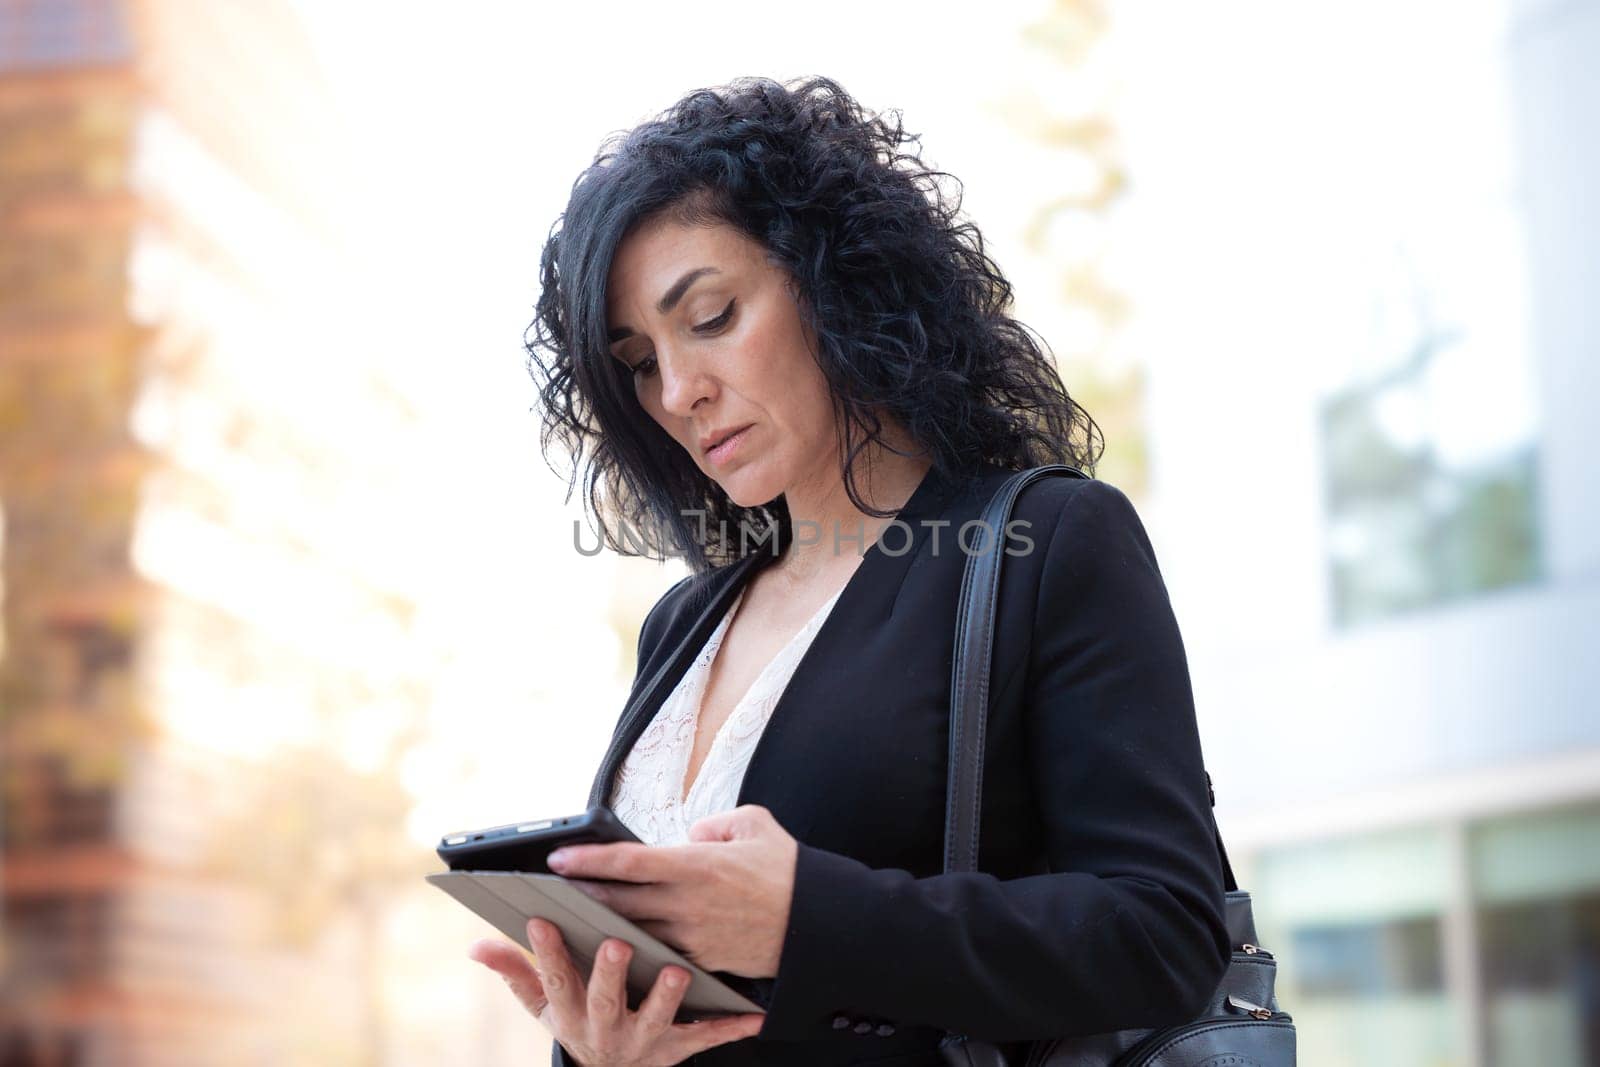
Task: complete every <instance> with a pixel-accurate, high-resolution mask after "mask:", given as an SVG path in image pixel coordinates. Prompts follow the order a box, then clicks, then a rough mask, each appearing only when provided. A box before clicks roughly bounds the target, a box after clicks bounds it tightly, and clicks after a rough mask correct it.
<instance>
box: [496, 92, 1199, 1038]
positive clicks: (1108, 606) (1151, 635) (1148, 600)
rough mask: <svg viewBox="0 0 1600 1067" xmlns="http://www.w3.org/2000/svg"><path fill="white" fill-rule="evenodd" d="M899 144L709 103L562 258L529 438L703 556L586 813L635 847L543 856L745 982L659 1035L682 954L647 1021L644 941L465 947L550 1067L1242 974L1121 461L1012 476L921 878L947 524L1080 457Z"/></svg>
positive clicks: (640, 168) (666, 545) (620, 518)
mask: <svg viewBox="0 0 1600 1067" xmlns="http://www.w3.org/2000/svg"><path fill="white" fill-rule="evenodd" d="M914 140H915V138H914V137H913V136H911V135H907V134H906V133H904V132H903V130H902V129H901V127H900V126H899V125H898V123H895V124H890V123H888V122H886V121H884V120H882V119H881V118H876V117H870V116H868V115H866V114H864V113H863V112H862V110H861V108H860V107H859V106H858V105H857V104H856V103H855V102H854V101H853V100H852V99H851V98H850V97H849V96H848V95H847V94H846V93H845V92H844V91H843V90H842V89H841V88H840V87H839V86H838V85H837V84H835V83H833V82H831V81H828V80H826V79H811V80H807V81H804V82H801V83H798V84H793V85H789V86H785V85H780V84H777V83H774V82H771V81H767V80H741V81H738V82H735V83H733V84H732V85H730V86H728V87H726V88H724V89H721V90H717V91H709V90H707V91H699V92H696V93H693V94H691V95H689V96H687V97H686V98H684V99H683V100H682V101H680V102H679V103H678V104H677V105H675V106H674V107H673V108H672V109H670V110H669V111H668V112H666V113H665V114H664V115H662V116H661V117H660V118H658V119H656V120H654V121H651V122H648V123H646V124H644V125H642V126H640V127H638V128H636V129H634V130H632V131H630V132H628V133H627V134H626V135H625V136H623V137H622V138H621V139H620V141H617V142H613V143H611V144H610V145H608V147H607V148H606V149H605V150H603V151H602V152H601V153H600V155H599V157H598V158H597V160H596V162H595V163H594V165H593V166H591V167H590V168H589V169H588V170H587V171H586V172H585V173H584V174H583V175H582V176H581V177H580V179H579V180H578V182H577V184H576V185H575V187H574V190H573V193H572V197H571V201H570V203H569V205H568V208H567V211H566V212H565V214H564V216H563V223H562V225H563V228H562V230H561V231H560V232H559V233H553V234H552V236H551V237H550V240H549V242H548V244H547V246H546V248H545V253H544V256H543V263H542V282H543V292H542V295H541V297H540V299H539V304H538V310H537V320H536V322H535V323H534V326H533V327H532V331H533V334H534V336H533V337H532V338H531V340H530V343H529V351H530V353H532V355H533V361H532V362H533V368H534V370H535V372H536V374H537V375H538V376H539V377H540V379H541V383H542V385H541V388H542V399H543V401H544V405H545V411H546V435H545V438H544V443H545V446H546V448H548V446H549V443H550V440H551V437H552V436H555V437H559V438H561V440H562V442H563V444H564V445H565V447H566V448H567V449H568V450H569V451H570V452H572V453H574V454H576V453H579V452H581V451H582V450H583V448H584V447H585V446H588V448H589V450H590V459H589V478H588V492H589V501H590V503H591V506H593V507H594V508H595V510H596V512H597V513H603V514H604V515H605V516H606V517H603V518H602V524H603V528H604V530H605V532H606V537H607V540H608V543H610V544H612V545H613V547H620V545H621V539H620V537H619V534H620V530H619V529H618V527H620V526H622V525H624V524H626V525H628V526H631V527H633V529H632V530H630V531H629V535H630V536H633V537H638V536H640V535H641V534H642V535H643V536H645V537H646V538H649V539H650V540H648V541H647V543H648V545H649V546H650V548H651V550H653V551H657V552H659V553H660V554H663V555H665V554H676V555H680V556H682V557H684V558H686V559H687V560H688V561H689V563H690V564H691V568H692V572H693V573H692V574H691V575H690V576H689V577H688V578H685V579H684V580H683V581H681V582H679V583H678V584H677V585H675V586H674V587H673V588H672V589H670V590H669V591H668V592H667V593H666V594H665V595H664V596H663V597H662V598H661V599H660V601H659V602H658V603H657V604H656V605H655V606H654V607H653V608H652V609H651V611H650V612H649V613H648V615H647V616H646V618H645V620H644V623H643V626H642V629H641V633H640V636H639V646H638V664H639V666H638V673H637V676H636V678H635V681H634V686H633V692H632V694H631V696H630V699H629V702H628V707H627V708H626V709H625V711H624V714H623V717H622V720H621V721H620V722H619V724H618V726H617V731H616V735H615V737H614V740H613V743H612V745H611V748H610V751H609V752H608V753H607V755H606V758H605V759H604V761H603V764H602V766H601V767H600V769H599V773H598V774H597V776H596V779H595V787H594V792H593V794H592V795H591V798H590V801H591V803H606V804H609V805H610V806H611V807H612V808H613V810H615V811H617V813H618V814H619V815H620V816H621V817H622V818H623V819H624V821H625V822H627V823H628V824H629V825H630V827H632V828H633V829H634V831H635V832H636V833H638V835H639V836H640V838H641V839H642V840H643V841H645V842H646V844H642V845H635V844H618V845H593V846H583V847H579V848H576V849H571V850H567V853H568V854H567V856H566V857H565V858H566V863H565V865H564V866H562V865H561V864H560V862H559V858H560V854H557V855H556V856H552V860H551V862H552V866H554V867H558V868H559V869H560V870H561V871H562V873H564V874H566V875H568V876H570V877H573V878H575V879H579V880H580V884H581V885H583V886H584V888H585V890H586V891H588V892H590V893H591V894H592V895H594V896H595V897H596V898H598V899H600V900H602V901H603V902H605V903H606V904H608V905H609V906H611V907H612V908H614V909H615V910H617V911H618V912H620V913H622V914H624V915H627V916H629V917H630V918H632V919H634V920H635V921H636V922H638V923H639V925H640V926H642V927H643V928H644V929H646V930H648V931H650V932H651V933H652V934H654V935H656V936H657V937H659V938H660V939H662V940H663V941H666V942H667V943H669V944H672V945H673V946H675V947H677V948H678V949H680V950H681V951H683V952H684V953H685V955H687V956H688V957H689V958H690V959H692V960H694V961H695V962H696V963H697V964H699V965H701V966H702V967H704V968H706V969H708V970H711V971H714V972H717V973H719V975H721V976H724V977H727V978H730V979H733V978H743V979H748V980H749V983H748V985H747V988H748V989H750V990H751V992H752V994H753V995H754V996H755V997H756V998H757V999H758V1001H760V1002H762V1003H764V1005H765V1007H766V1011H765V1013H764V1014H752V1015H747V1016H735V1017H731V1018H726V1019H720V1020H716V1021H710V1022H700V1023H693V1024H679V1025H674V1024H673V1023H672V1018H673V1015H674V1010H675V1008H676V1006H677V1004H678V1002H679V1000H680V999H681V997H682V994H683V984H682V979H683V977H684V976H683V974H682V972H681V971H680V970H679V969H678V968H671V967H669V968H666V969H665V970H664V971H663V972H662V975H661V976H660V977H659V978H658V980H657V982H656V984H655V986H654V988H653V989H652V990H651V992H650V993H649V995H648V996H647V997H646V998H645V1000H644V1001H643V1002H642V1003H641V1004H640V1006H639V1008H638V1010H637V1011H633V1010H629V1008H628V1006H627V1002H626V998H625V991H624V985H623V974H624V971H625V967H626V959H627V957H628V955H629V951H628V948H627V946H626V945H624V944H622V943H620V942H610V943H608V945H607V946H606V949H605V950H603V951H602V952H601V953H600V955H599V958H598V960H597V961H596V963H595V964H594V967H593V971H592V973H582V972H581V971H580V970H579V969H578V968H577V966H576V965H575V964H574V962H573V961H572V959H571V957H570V956H569V955H568V954H567V952H566V950H565V947H564V946H563V945H562V943H561V938H560V935H559V933H558V932H557V931H556V930H555V928H554V927H553V926H551V925H549V924H546V923H542V922H540V921H538V920H535V921H533V922H532V923H531V924H530V928H529V933H530V938H531V939H532V943H533V944H534V945H535V947H536V953H537V956H538V963H537V966H535V965H533V964H530V963H529V962H528V961H527V958H526V957H525V956H524V955H523V954H522V953H521V952H520V950H517V949H516V948H515V947H514V946H511V945H510V944H508V943H505V942H480V943H478V944H477V945H475V946H474V948H473V956H474V958H475V959H477V960H478V961H479V962H481V963H483V964H485V965H487V966H489V967H491V968H492V969H494V970H495V971H497V972H499V973H500V974H501V975H502V976H503V977H504V978H506V980H507V981H508V982H509V983H510V984H511V986H512V988H513V990H514V992H515V993H516V995H517V996H518V997H519V998H520V999H521V1001H522V1003H523V1004H524V1005H526V1007H527V1008H528V1010H529V1011H530V1012H532V1013H533V1014H534V1015H535V1016H536V1017H538V1019H539V1020H540V1022H541V1023H542V1024H543V1025H544V1026H545V1027H546V1028H547V1029H548V1030H549V1031H550V1032H551V1033H552V1034H553V1036H554V1038H555V1041H556V1046H555V1050H554V1062H555V1063H557V1064H562V1063H566V1064H582V1065H584V1067H599V1065H601V1064H620V1063H627V1064H668V1063H679V1062H683V1061H684V1060H686V1059H687V1058H689V1057H693V1059H694V1062H696V1063H708V1064H721V1063H726V1064H747V1063H748V1064H756V1063H761V1064H767V1063H771V1064H805V1065H808V1067H809V1065H817V1064H843V1063H867V1062H870V1063H875V1064H882V1065H885V1067H887V1065H893V1064H924V1063H926V1064H937V1063H940V1062H942V1061H941V1057H940V1054H939V1053H938V1052H937V1051H936V1047H937V1045H938V1042H939V1039H940V1037H941V1035H942V1033H943V1031H945V1030H951V1031H955V1032H959V1033H965V1034H968V1035H971V1036H973V1037H976V1038H985V1039H989V1040H992V1041H996V1042H1012V1041H1017V1042H1020V1041H1024V1040H1026V1039H1029V1038H1034V1037H1045V1036H1052V1035H1059V1034H1069V1033H1092V1032H1101V1031H1108V1030H1118V1029H1124V1028H1131V1027H1141V1026H1155V1025H1160V1024H1165V1023H1176V1022H1181V1021H1184V1020H1186V1019H1188V1018H1190V1017H1192V1016H1193V1015H1194V1014H1195V1013H1197V1012H1198V1011H1200V1010H1201V1008H1202V1006H1203V1004H1204V1002H1205V999H1206V997H1207V995H1208V994H1210V993H1211V991H1212V990H1213V989H1214V988H1215V987H1216V985H1217V983H1218V982H1219V981H1220V979H1221V977H1222V974H1223V972H1224V969H1225V968H1226V966H1227V962H1228V959H1229V942H1228V935H1227V930H1226V927H1225V924H1224V919H1223V900H1224V890H1223V880H1222V872H1221V867H1220V860H1219V857H1218V855H1217V852H1216V849H1215V846H1214V844H1213V838H1212V833H1211V828H1210V822H1209V812H1208V801H1207V784H1206V781H1205V777H1204V771H1203V769H1202V761H1201V751H1200V744H1199V738H1198V734H1197V729H1196V724H1195V716H1194V708H1193V702H1192V697H1191V693H1190V688H1189V680H1188V673H1187V667H1186V663H1185V658H1184V652H1183V646H1182V643H1181V640H1180V637H1179V633H1178V629H1177V625H1176V622H1175V620H1174V617H1173V613H1172V609H1171V606H1170V604H1169V602H1168V599H1167V595H1166V591H1165V588H1164V586H1163V584H1162V580H1161V577H1160V574H1159V571H1158V570H1157V567H1156V561H1155V557H1154V553H1153V552H1152V550H1151V546H1150V543H1149V540H1148V539H1147V537H1146V536H1145V532H1144V529H1143V527H1142V526H1141V524H1140V522H1139V519H1138V517H1137V516H1136V514H1135V513H1134V510H1133V508H1132V507H1131V505H1130V504H1129V502H1128V500H1127V498H1126V497H1125V496H1124V495H1123V494H1122V493H1121V492H1119V491H1118V490H1117V489H1115V488H1113V487H1111V486H1109V485H1107V484H1105V483H1103V482H1098V481H1094V480H1076V479H1067V478H1050V479H1044V480H1042V481H1039V482H1037V483H1035V484H1034V485H1032V486H1030V487H1029V488H1028V489H1027V490H1026V491H1025V492H1024V493H1023V494H1022V495H1021V496H1020V497H1019V499H1018V501H1017V504H1016V507H1015V511H1014V517H1015V519H1017V520H1018V521H1019V523H1020V524H1021V525H1019V526H1018V527H1016V529H1017V531H1018V534H1019V536H1018V537H1017V538H1016V539H1015V540H1010V541H1008V542H1007V545H1008V556H1007V559H1006V562H1005V566H1004V568H1003V569H1002V582H1001V589H1000V597H999V614H998V620H997V624H996V634H995V657H994V663H993V668H992V677H993V685H992V688H991V703H990V713H989V714H990V724H989V731H988V738H987V743H986V747H985V753H986V755H985V766H986V768H987V771H986V774H985V778H984V786H985V788H984V806H983V824H982V827H981V844H982V854H981V857H980V868H981V871H982V873H980V874H969V873H963V874H951V875H945V874H942V873H941V870H942V850H943V831H944V806H945V765H946V751H947V744H948V724H947V716H948V709H949V703H948V701H949V685H950V669H951V654H952V644H953V634H954V626H955V618H956V611H957V597H958V590H959V587H960V582H961V575H962V569H963V566H964V564H965V559H966V552H967V550H969V549H973V550H975V546H974V536H975V535H974V534H972V533H967V534H966V535H965V537H966V539H965V540H964V541H961V540H958V533H960V531H961V526H962V524H963V523H966V522H969V521H972V520H975V519H977V518H978V517H979V515H980V513H981V509H982V507H983V505H984V504H985V503H986V502H987V501H988V499H989V497H990V496H991V494H992V493H993V491H994V489H995V488H996V487H997V486H998V485H999V484H1000V483H1001V482H1002V481H1003V480H1004V479H1005V478H1006V477H1007V475H1008V474H1009V473H1010V472H1012V471H1015V470H1019V469H1023V468H1026V467H1030V466H1034V465H1038V464H1041V463H1051V462H1064V463H1071V464H1074V465H1076V466H1079V467H1082V468H1085V469H1092V467H1093V463H1094V459H1095V458H1096V457H1095V456H1094V454H1093V452H1094V447H1093V446H1094V443H1095V440H1096V436H1097V432H1096V428H1095V426H1094V423H1093V421H1092V420H1091V419H1089V418H1088V416H1087V415H1086V414H1085V413H1084V412H1083V411H1082V409H1081V408H1080V407H1079V406H1078V405H1077V404H1076V403H1074V402H1073V401H1072V399H1071V398H1070V397H1069V396H1068V394H1067V392H1066V390H1065V389H1064V388H1063V386H1062V384H1061V381H1060V379H1059V378H1058V376H1057V375H1056V373H1055V371H1054V369H1053V367H1052V364H1051V362H1050V360H1049V358H1048V357H1047V356H1046V355H1045V354H1044V352H1043V351H1042V350H1041V348H1040V347H1039V346H1038V345H1036V344H1035V342H1034V341H1033V340H1032V338H1031V337H1030V335H1029V333H1028V332H1027V330H1026V329H1025V328H1024V327H1023V326H1022V325H1021V324H1020V323H1018V322H1016V321H1015V320H1014V319H1012V318H1010V317H1008V316H1007V314H1006V311H1007V308H1008V307H1009V304H1010V286H1009V285H1008V283H1007V282H1006V281H1005V279H1004V278H1003V277H1002V275H1001V274H1000V272H999V270H998V269H997V268H996V266H995V265H994V264H993V262H992V261H990V260H989V258H988V257H987V256H986V255H985V254H984V252H983V250H982V241H981V237H980V235H979V234H978V232H977V230H976V229H975V228H973V227H972V226H971V225H970V224H967V223H963V222H958V221H957V206H956V205H952V204H951V203H950V202H948V201H947V200H946V198H945V197H944V196H943V195H942V194H941V193H940V191H939V189H938V186H937V183H936V181H935V180H934V179H935V178H936V177H938V176H939V175H938V172H934V171H930V170H928V169H927V168H926V167H924V166H923V165H922V164H921V162H920V160H919V159H918V158H917V156H916V155H915V154H909V153H905V152H902V151H901V148H902V146H903V145H904V144H905V143H906V142H908V141H914ZM602 486H603V494H601V493H598V492H597V490H598V489H599V487H602ZM769 521H770V523H771V524H772V525H771V527H770V528H771V529H774V530H776V536H775V537H774V538H773V539H771V540H767V541H762V540H760V539H759V536H755V535H753V534H752V531H754V532H755V534H759V533H760V531H762V530H765V529H768V523H769ZM980 540H981V539H980ZM1024 542H1026V543H1025V544H1024ZM596 880H605V884H599V882H598V881H596ZM610 950H615V955H612V954H611V951H610ZM675 982H676V983H677V984H674V983H675Z"/></svg>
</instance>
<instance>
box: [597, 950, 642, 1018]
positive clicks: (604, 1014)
mask: <svg viewBox="0 0 1600 1067" xmlns="http://www.w3.org/2000/svg"><path fill="white" fill-rule="evenodd" d="M632 955H633V949H632V947H631V946H629V944H628V943H627V942H626V941H622V940H620V939H618V938H615V937H608V938H606V939H605V941H604V942H602V943H601V945H600V950H599V951H598V952H596V953H595V957H594V970H593V971H591V972H590V973H589V1024H590V1025H591V1026H592V1027H594V1029H595V1030H597V1031H600V1030H609V1031H615V1030H617V1029H618V1028H619V1027H620V1026H621V1024H622V1013H623V1012H624V1011H625V1010H626V1009H627V1005H628V960H629V958H630V957H631V956H632Z"/></svg>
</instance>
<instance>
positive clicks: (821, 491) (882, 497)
mask: <svg viewBox="0 0 1600 1067" xmlns="http://www.w3.org/2000/svg"><path fill="white" fill-rule="evenodd" d="M896 447H898V448H900V449H901V451H902V452H910V453H913V454H911V455H899V454H897V453H895V452H891V451H890V450H889V449H887V448H884V447H883V446H881V445H876V444H875V445H872V446H870V447H869V448H868V449H866V450H864V451H862V452H861V453H860V454H859V455H858V456H857V460H856V464H855V483H856V494H857V495H858V496H859V497H860V498H861V500H862V501H863V502H864V503H866V504H868V505H870V506H872V507H874V508H876V509H877V510H879V511H884V510H893V511H896V512H898V510H899V509H900V508H901V507H903V506H904V505H905V503H906V501H907V500H909V499H910V498H911V494H912V493H913V492H915V491H916V488H917V486H918V484H920V483H921V481H922V479H923V477H924V476H925V475H926V474H927V472H928V468H929V467H930V466H932V462H931V461H930V459H929V458H928V456H927V454H926V453H918V452H917V450H916V449H914V448H907V447H906V446H905V445H903V444H897V446H896ZM784 500H785V501H786V502H787V503H788V505H789V518H790V521H791V523H792V526H793V530H794V537H793V540H792V541H791V542H790V544H789V546H788V547H787V548H786V549H785V550H784V552H783V554H782V556H781V558H780V559H778V560H777V561H776V563H775V568H774V569H775V570H777V571H778V572H779V573H781V574H783V575H784V576H785V577H786V578H787V579H788V580H790V581H794V582H801V581H807V580H810V579H813V578H816V577H817V576H819V575H821V574H824V573H827V572H829V571H832V570H835V569H841V570H846V571H849V570H854V568H855V565H856V563H857V561H859V560H860V558H861V555H862V554H863V553H864V552H866V550H867V549H868V548H870V547H871V546H872V545H873V543H874V542H876V541H877V539H878V535H879V534H880V533H882V531H883V529H884V528H885V527H887V526H888V525H889V523H891V522H893V521H894V519H895V516H894V515H887V516H884V517H882V518H879V517H877V516H874V515H869V514H867V513H866V512H865V511H863V510H861V509H860V508H858V507H856V506H855V505H854V504H853V503H851V501H850V494H849V493H848V492H847V491H846V489H845V484H844V478H843V476H842V475H841V473H840V466H839V458H838V455H837V454H836V453H835V454H833V455H830V456H829V458H828V460H827V462H826V463H825V464H819V465H818V466H817V468H816V469H815V472H814V473H812V474H810V475H809V476H808V477H806V478H803V479H801V480H800V481H798V482H797V483H796V484H794V485H792V486H790V487H789V488H788V489H787V490H785V491H784ZM836 524H837V525H836Z"/></svg>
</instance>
